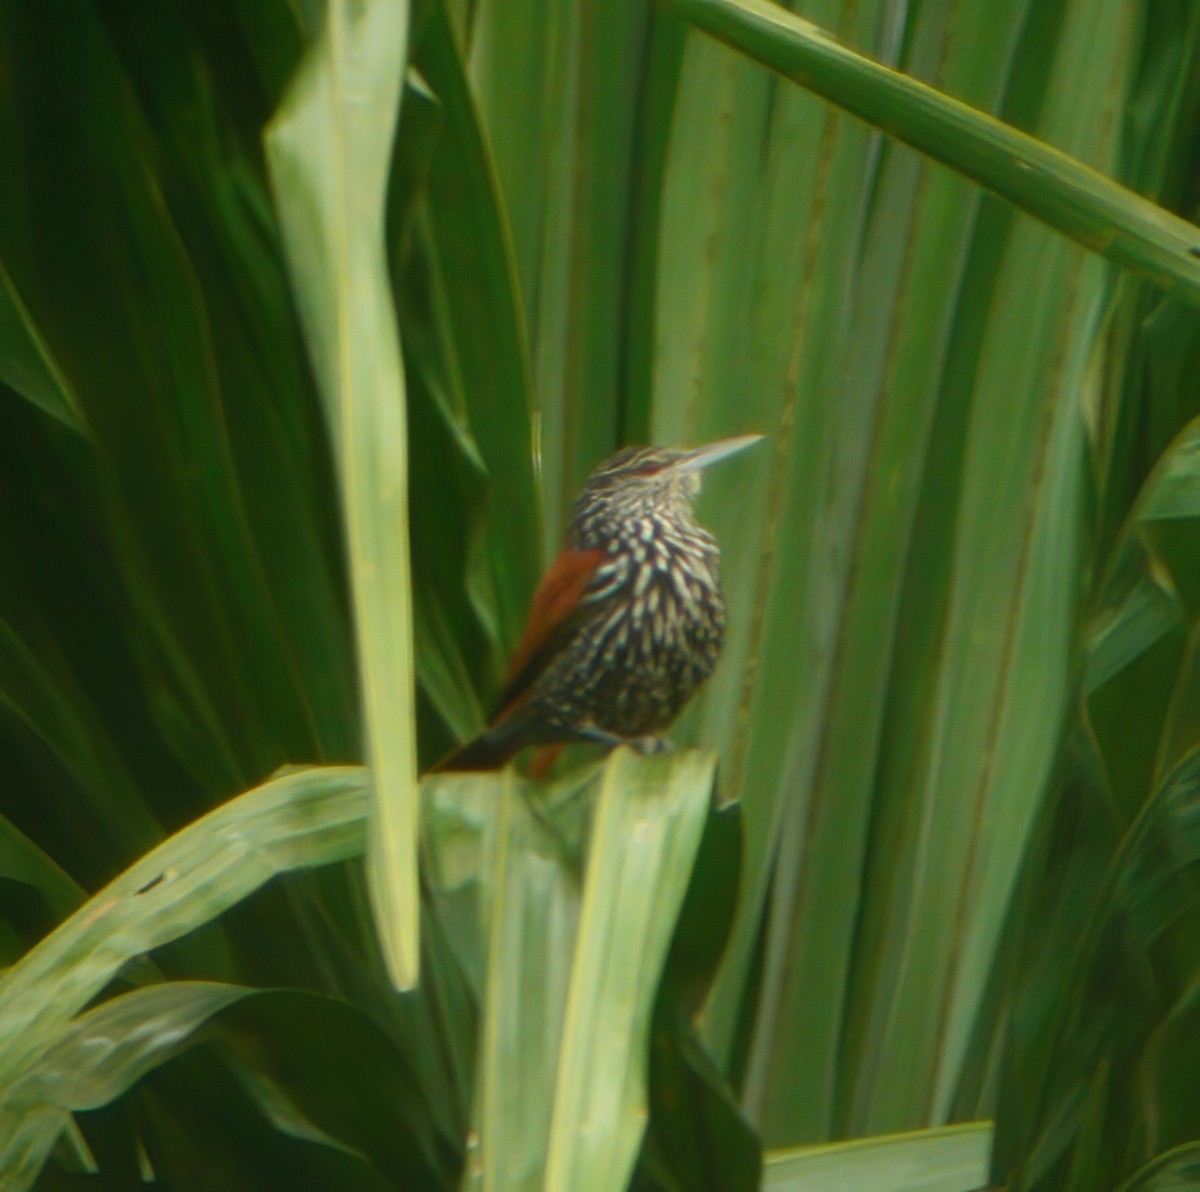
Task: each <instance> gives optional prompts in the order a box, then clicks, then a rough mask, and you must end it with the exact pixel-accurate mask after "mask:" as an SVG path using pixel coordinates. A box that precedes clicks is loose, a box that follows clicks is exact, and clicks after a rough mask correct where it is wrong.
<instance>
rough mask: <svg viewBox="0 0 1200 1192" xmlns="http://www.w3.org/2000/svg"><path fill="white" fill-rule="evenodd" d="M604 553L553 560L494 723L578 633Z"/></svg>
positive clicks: (512, 663) (509, 672)
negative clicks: (587, 591)
mask: <svg viewBox="0 0 1200 1192" xmlns="http://www.w3.org/2000/svg"><path fill="white" fill-rule="evenodd" d="M603 558H604V551H602V550H565V551H563V552H562V554H560V555H559V556H558V558H557V559H555V560H554V565H553V566H552V567H551V568H550V570H549V571H547V572H546V574H545V576H544V577H543V578H542V582H541V584H540V585H539V586H538V590H537V592H536V593H535V595H534V597H533V606H532V608H531V609H530V611H529V623H528V624H527V625H526V626H525V632H524V633H522V634H521V640H520V641H519V642H517V648H516V649H515V650H514V651H513V654H512V658H511V659H509V663H508V670H507V672H506V673H505V676H504V689H503V691H502V692H501V694H500V699H499V701H498V703H497V707H498V708H499V711H498V712H497V714H496V716H495V717H494V721H495V720H502V719H503V718H504V717H505V716H506V715H507V714H508V713H509V712H511V711H512V709H513V707H514V706H515V705H519V704H520V703H521V702H522V701H523V700H524V699H525V698H526V697H527V696H528V695H529V692H530V689H531V688H532V687H533V684H534V683H535V682H536V680H537V677H538V675H540V674H541V673H542V671H543V670H545V669H546V666H547V665H548V664H549V662H550V660H551V659H552V658H553V657H554V656H555V655H556V654H557V653H558V652H559V650H561V649H562V648H563V646H564V645H565V644H566V642H567V641H568V640H569V639H570V637H571V634H572V633H574V632H575V629H576V626H577V624H578V621H577V616H576V614H577V613H578V611H579V602H580V601H581V600H582V599H583V592H584V589H585V588H586V587H587V584H588V580H590V579H591V578H592V573H593V572H594V571H595V570H596V568H597V567H598V566H599V565H600V561H601V560H602V559H603Z"/></svg>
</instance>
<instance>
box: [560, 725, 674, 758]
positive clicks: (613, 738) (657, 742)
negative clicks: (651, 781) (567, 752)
mask: <svg viewBox="0 0 1200 1192" xmlns="http://www.w3.org/2000/svg"><path fill="white" fill-rule="evenodd" d="M575 739H576V740H577V741H586V742H588V743H590V744H593V745H605V746H607V747H608V748H610V749H615V748H616V747H617V746H618V745H628V746H629V747H630V749H633V750H634V751H635V752H637V753H640V754H641V755H642V756H643V757H650V756H652V755H653V754H656V753H670V752H671V751H672V750H673V749H674V748H675V745H674V743H673V742H672V741H669V740H667V738H666V737H654V736H645V737H621V736H618V735H617V734H616V733H610V732H606V731H605V730H604V729H602V728H597V727H596V726H595V725H593V724H587V725H581V726H580V727H579V728H577V729H576V730H575Z"/></svg>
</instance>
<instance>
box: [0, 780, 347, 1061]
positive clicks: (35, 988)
mask: <svg viewBox="0 0 1200 1192" xmlns="http://www.w3.org/2000/svg"><path fill="white" fill-rule="evenodd" d="M367 793H368V787H367V780H366V775H365V773H364V772H363V771H362V770H361V769H358V768H354V767H345V768H319V769H312V770H300V771H297V772H294V773H290V774H284V775H282V776H281V777H278V778H273V779H271V780H270V781H268V782H266V783H264V784H263V785H262V786H260V787H256V788H255V789H254V790H251V791H247V792H246V794H244V795H240V796H239V797H238V798H236V799H232V800H230V801H229V802H228V803H225V804H223V805H222V806H221V807H218V808H217V809H216V810H215V811H211V812H209V814H208V815H206V816H204V817H203V818H202V819H200V820H197V821H196V822H195V823H194V824H191V825H189V826H188V827H186V828H184V829H183V830H182V831H181V832H178V833H176V835H174V836H172V837H171V838H170V839H169V840H166V841H164V843H162V844H161V845H159V846H158V847H157V848H155V849H153V850H152V851H151V852H149V853H147V854H146V856H144V857H142V858H141V859H140V860H139V861H137V862H136V863H135V864H134V865H132V866H130V867H129V868H128V869H127V870H125V872H124V873H122V874H121V875H120V876H119V877H117V878H116V879H115V880H114V881H113V882H111V883H110V884H109V885H108V886H106V887H105V888H104V889H103V890H101V891H100V892H99V893H98V894H96V895H95V896H94V897H92V898H91V899H89V901H88V902H86V903H85V904H84V905H83V906H82V907H80V908H79V910H77V911H76V912H75V913H74V914H73V915H72V916H71V917H70V918H69V919H67V921H66V922H65V923H63V924H62V926H61V927H58V928H57V929H56V930H55V931H53V932H52V933H51V934H50V935H49V936H47V937H46V938H45V939H44V940H42V942H41V943H39V944H38V945H37V946H36V947H34V948H33V949H31V950H30V951H29V952H28V953H27V954H26V955H25V956H23V957H22V958H21V959H20V960H19V961H18V962H17V963H16V964H14V965H12V966H11V967H10V968H9V969H7V970H6V971H5V972H4V973H3V975H0V1004H3V1006H4V1014H3V1016H0V1082H7V1081H12V1080H14V1079H16V1078H17V1077H19V1076H20V1075H21V1074H22V1073H25V1072H26V1071H28V1069H29V1067H30V1065H32V1064H35V1063H36V1062H37V1060H38V1058H39V1057H40V1056H41V1055H42V1054H44V1053H45V1051H46V1049H47V1048H48V1047H49V1046H51V1045H52V1044H53V1043H54V1042H55V1041H56V1040H57V1039H58V1038H60V1037H61V1032H62V1029H63V1026H64V1024H65V1023H66V1022H67V1021H68V1020H69V1019H70V1018H71V1017H73V1016H74V1015H75V1014H76V1013H78V1012H79V1011H80V1010H81V1009H82V1008H83V1007H84V1006H85V1005H86V1004H87V1003H88V1001H90V1000H91V999H92V998H93V997H95V996H96V994H97V993H99V992H100V990H101V989H103V988H104V986H105V985H106V984H108V982H109V981H111V980H112V979H113V977H114V976H116V974H117V972H118V971H119V970H120V969H121V966H122V965H124V964H126V963H127V962H128V961H130V960H133V959H134V958H135V957H137V956H140V955H141V954H142V953H144V952H148V951H150V950H151V949H153V948H157V947H160V946H161V945H163V944H165V943H168V942H170V941H171V940H175V939H178V938H179V937H180V936H182V935H185V934H186V933H187V932H189V931H192V930H193V929H195V928H196V927H199V926H201V925H202V924H204V923H207V922H209V921H210V920H211V919H213V918H214V917H215V916H217V915H219V914H220V913H221V912H222V911H224V910H226V909H228V908H229V907H231V906H233V905H234V904H235V903H236V902H238V901H240V900H241V899H242V898H244V897H245V896H246V895H247V894H249V893H250V892H251V891H253V890H256V889H257V888H258V887H259V886H261V885H262V884H263V883H264V882H266V881H269V880H270V879H271V878H272V877H275V876H276V875H277V874H279V873H284V872H286V871H287V870H289V869H296V868H300V867H303V866H308V865H325V864H329V863H331V862H333V861H338V860H342V859H344V858H346V857H351V856H354V855H356V854H358V853H360V852H361V851H362V847H363V819H364V814H365V800H366V797H367Z"/></svg>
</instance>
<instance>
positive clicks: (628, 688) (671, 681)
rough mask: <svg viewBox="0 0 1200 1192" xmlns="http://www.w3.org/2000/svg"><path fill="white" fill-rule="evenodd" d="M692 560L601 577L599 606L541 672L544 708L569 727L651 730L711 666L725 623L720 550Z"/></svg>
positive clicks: (671, 715) (636, 733)
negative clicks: (617, 577)
mask: <svg viewBox="0 0 1200 1192" xmlns="http://www.w3.org/2000/svg"><path fill="white" fill-rule="evenodd" d="M703 563H704V566H702V567H700V566H692V567H690V568H688V569H680V568H668V567H654V566H650V567H636V566H634V567H630V568H628V569H626V572H625V574H624V575H623V576H621V578H622V579H623V580H624V582H622V583H615V584H614V583H611V581H606V577H604V576H603V575H602V576H600V577H599V580H598V582H597V585H596V589H595V591H596V592H597V593H598V594H599V595H598V596H596V598H595V599H594V601H593V605H592V607H593V609H594V611H593V613H592V614H591V615H590V616H589V618H588V619H587V621H586V622H585V623H584V624H583V625H582V626H581V628H580V630H579V631H578V632H577V634H576V635H575V637H574V638H573V639H572V641H571V642H570V644H569V645H568V646H567V648H565V649H564V650H563V651H562V653H561V654H560V656H559V657H558V658H557V659H556V660H555V662H554V664H553V665H552V666H551V667H549V668H548V669H547V671H546V673H545V674H543V675H542V677H541V678H540V679H539V681H538V683H537V684H536V686H535V689H534V699H535V701H536V702H537V703H538V705H539V707H540V711H541V713H542V715H544V716H545V717H546V718H547V719H548V720H550V721H552V722H554V723H557V724H559V725H561V726H562V727H564V728H573V727H580V726H589V727H595V728H599V729H602V730H603V731H605V732H608V733H615V734H617V735H618V736H622V737H642V736H653V735H657V734H659V733H661V732H662V731H663V730H665V729H666V728H667V727H669V726H670V724H671V723H672V722H673V721H674V720H675V718H676V717H677V716H678V715H679V713H680V712H681V711H682V710H683V708H684V705H685V704H686V703H687V702H688V700H689V699H690V698H691V697H692V695H693V694H695V692H696V689H697V688H698V687H699V686H700V685H701V684H702V683H703V682H704V680H705V679H707V678H708V676H709V675H710V674H711V673H712V671H713V669H714V668H715V666H716V664H717V659H718V658H719V657H720V653H721V646H722V642H723V640H724V632H725V606H724V601H723V599H722V596H721V587H720V581H719V578H718V575H717V570H716V560H715V556H714V557H705V558H704V559H703Z"/></svg>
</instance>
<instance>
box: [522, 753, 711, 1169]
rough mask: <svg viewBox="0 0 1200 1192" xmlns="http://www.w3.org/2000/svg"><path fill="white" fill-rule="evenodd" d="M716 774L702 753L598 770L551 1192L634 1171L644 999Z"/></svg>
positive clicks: (650, 994) (641, 1115)
mask: <svg viewBox="0 0 1200 1192" xmlns="http://www.w3.org/2000/svg"><path fill="white" fill-rule="evenodd" d="M715 770H716V758H715V757H714V755H712V754H711V753H696V752H688V753H684V754H680V755H679V756H677V757H670V758H657V759H649V760H643V759H639V758H638V757H637V756H636V755H635V754H633V753H632V752H630V751H629V750H625V749H622V750H618V751H617V753H616V754H614V755H613V758H612V759H611V761H610V762H609V764H608V765H607V766H606V767H605V770H604V772H603V779H602V785H601V788H600V794H599V799H598V803H597V807H596V812H595V819H594V821H593V824H592V829H591V834H590V840H589V844H588V852H587V856H586V859H585V861H584V888H583V902H582V906H581V908H580V916H579V935H578V938H577V940H576V944H575V954H574V959H573V962H572V966H571V978H570V984H569V986H568V988H567V1000H566V1008H565V1011H564V1020H563V1035H562V1050H561V1053H560V1059H559V1065H558V1073H557V1078H556V1085H555V1094H554V1116H553V1119H552V1123H551V1128H550V1141H549V1147H548V1152H547V1156H546V1173H545V1184H544V1186H545V1187H546V1188H548V1189H551V1190H553V1192H575V1190H576V1189H578V1190H580V1192H585V1190H587V1189H595V1190H596V1192H604V1190H606V1189H610V1188H619V1187H624V1186H625V1184H626V1183H627V1182H628V1179H629V1175H630V1172H631V1171H632V1169H633V1162H634V1159H635V1157H636V1155H637V1147H638V1143H639V1142H640V1140H641V1136H642V1132H643V1130H644V1129H645V1125H646V1053H647V1049H648V1045H649V1040H648V1034H649V1030H648V1028H649V1024H650V1012H651V1009H652V1006H653V1001H654V991H655V988H656V986H657V984H658V977H659V974H660V973H661V970H662V964H663V960H664V959H665V957H666V954H667V948H668V946H669V944H670V942H671V932H672V929H673V927H674V924H675V918H676V916H677V915H678V913H679V908H680V906H681V905H682V903H683V896H684V893H685V892H686V890H687V883H688V877H689V875H690V873H691V868H692V861H693V859H694V857H695V854H696V848H697V847H698V845H699V843H700V835H701V831H702V829H703V826H704V818H705V815H706V814H707V811H708V807H709V800H710V792H711V788H712V782H713V777H714V774H715Z"/></svg>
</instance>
